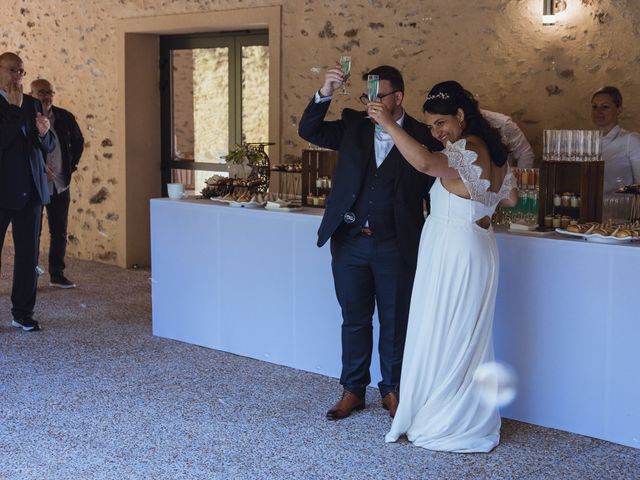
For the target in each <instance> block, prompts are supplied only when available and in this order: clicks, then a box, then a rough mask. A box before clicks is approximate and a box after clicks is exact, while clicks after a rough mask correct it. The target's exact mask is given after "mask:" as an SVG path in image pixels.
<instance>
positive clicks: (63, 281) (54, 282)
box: [49, 275, 76, 288]
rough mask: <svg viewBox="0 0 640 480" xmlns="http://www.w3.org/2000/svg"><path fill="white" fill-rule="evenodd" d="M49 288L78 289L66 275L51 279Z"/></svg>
mask: <svg viewBox="0 0 640 480" xmlns="http://www.w3.org/2000/svg"><path fill="white" fill-rule="evenodd" d="M49 286H50V287H56V288H76V284H75V283H73V282H72V281H71V280H69V279H68V278H67V277H65V276H64V275H56V276H55V277H51V280H50V281H49Z"/></svg>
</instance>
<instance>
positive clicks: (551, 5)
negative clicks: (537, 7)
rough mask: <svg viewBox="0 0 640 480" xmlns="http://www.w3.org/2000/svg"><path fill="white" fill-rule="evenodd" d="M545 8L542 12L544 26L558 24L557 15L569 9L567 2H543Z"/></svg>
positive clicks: (563, 0) (556, 0)
mask: <svg viewBox="0 0 640 480" xmlns="http://www.w3.org/2000/svg"><path fill="white" fill-rule="evenodd" d="M543 2H544V8H543V11H542V24H543V25H553V24H554V23H556V20H557V17H556V15H557V14H558V13H560V12H562V11H563V10H564V9H565V8H567V2H566V1H565V0H543Z"/></svg>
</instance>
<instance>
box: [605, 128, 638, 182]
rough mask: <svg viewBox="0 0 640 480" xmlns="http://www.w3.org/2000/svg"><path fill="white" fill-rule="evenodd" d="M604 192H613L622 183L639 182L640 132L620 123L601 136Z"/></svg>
mask: <svg viewBox="0 0 640 480" xmlns="http://www.w3.org/2000/svg"><path fill="white" fill-rule="evenodd" d="M602 159H603V160H604V193H605V194H607V193H613V192H615V191H616V190H617V189H618V187H620V186H622V185H632V184H634V183H640V133H637V132H629V131H627V130H625V129H624V128H622V127H621V126H620V125H616V126H615V127H613V128H612V129H611V130H610V131H609V133H607V134H606V135H605V136H604V137H602Z"/></svg>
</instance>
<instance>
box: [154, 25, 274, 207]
mask: <svg viewBox="0 0 640 480" xmlns="http://www.w3.org/2000/svg"><path fill="white" fill-rule="evenodd" d="M255 45H261V46H267V47H268V46H269V31H268V29H258V30H242V31H229V32H208V33H196V34H183V35H162V36H160V131H161V136H160V138H161V147H160V148H161V160H160V165H161V182H162V191H163V195H165V194H166V191H165V190H166V184H167V183H170V182H171V170H174V169H182V170H203V171H210V172H226V171H227V167H226V164H223V163H208V162H195V161H194V162H184V161H180V160H175V159H174V157H173V153H174V145H173V95H172V88H171V87H172V78H171V74H172V72H173V68H172V64H171V59H172V55H171V53H172V51H173V50H193V49H197V48H225V47H226V48H228V49H229V50H228V51H229V56H228V62H229V139H228V145H229V149H231V148H233V146H235V145H236V144H240V143H242V47H245V46H255ZM269 61H270V62H271V59H269Z"/></svg>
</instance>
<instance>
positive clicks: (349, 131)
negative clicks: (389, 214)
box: [298, 100, 442, 268]
mask: <svg viewBox="0 0 640 480" xmlns="http://www.w3.org/2000/svg"><path fill="white" fill-rule="evenodd" d="M330 103H331V102H321V103H315V101H314V100H311V102H310V103H309V105H308V106H307V108H306V109H305V111H304V113H303V115H302V118H301V119H300V126H299V129H298V134H299V135H300V136H301V137H302V138H304V139H305V140H307V141H309V142H311V143H313V144H315V145H319V146H321V147H324V148H329V149H331V150H337V151H338V162H337V165H336V171H335V174H334V177H333V179H332V182H331V193H330V195H329V198H328V199H327V202H326V209H325V213H324V216H323V218H322V223H321V224H320V228H319V230H318V246H322V245H324V244H325V243H326V241H327V240H328V239H329V238H330V237H331V236H332V235H333V234H334V232H335V231H336V229H337V228H338V226H340V224H341V222H343V215H344V214H345V212H348V211H349V210H350V209H351V207H352V206H353V204H354V203H355V201H356V198H357V197H358V195H359V193H360V188H361V186H362V184H363V179H364V176H365V175H366V174H367V167H368V166H369V162H370V160H371V155H374V153H373V146H374V140H373V139H374V130H375V126H374V125H373V124H372V123H371V121H370V120H369V119H368V118H365V116H366V112H359V111H355V110H351V109H344V110H343V112H342V118H341V119H340V120H335V121H326V120H325V119H324V117H325V115H326V114H327V111H328V109H329V104H330ZM403 128H404V129H405V130H406V131H407V133H409V135H411V136H412V137H413V138H415V139H416V140H418V141H419V142H420V143H422V144H424V145H427V146H428V147H429V148H430V149H432V150H440V149H442V146H441V145H440V144H439V142H437V141H436V140H435V139H434V138H433V137H432V136H431V134H430V132H429V130H428V129H427V126H426V125H424V124H423V123H420V122H418V121H417V120H416V119H414V118H412V117H410V116H409V115H408V114H406V113H405V117H404V123H403ZM392 155H393V156H396V157H398V159H399V162H398V163H399V168H398V173H397V177H396V181H395V197H394V203H393V207H394V218H395V229H396V235H397V239H398V245H399V248H400V251H401V252H402V255H403V258H404V260H405V262H406V263H407V265H409V266H410V267H412V268H415V266H416V260H417V256H418V245H419V243H420V233H421V230H422V226H423V224H424V213H423V200H424V199H426V200H427V201H428V198H429V197H428V195H429V189H430V188H431V185H432V184H433V181H434V178H433V177H430V176H428V175H425V174H423V173H420V172H418V171H417V170H416V169H415V168H413V167H412V166H411V165H410V164H409V163H408V162H407V161H406V160H405V159H404V157H402V155H401V154H400V152H399V151H398V149H397V148H396V147H395V146H394V147H393V148H392V149H391V151H390V152H389V156H388V157H387V158H389V157H390V156H392Z"/></svg>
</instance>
